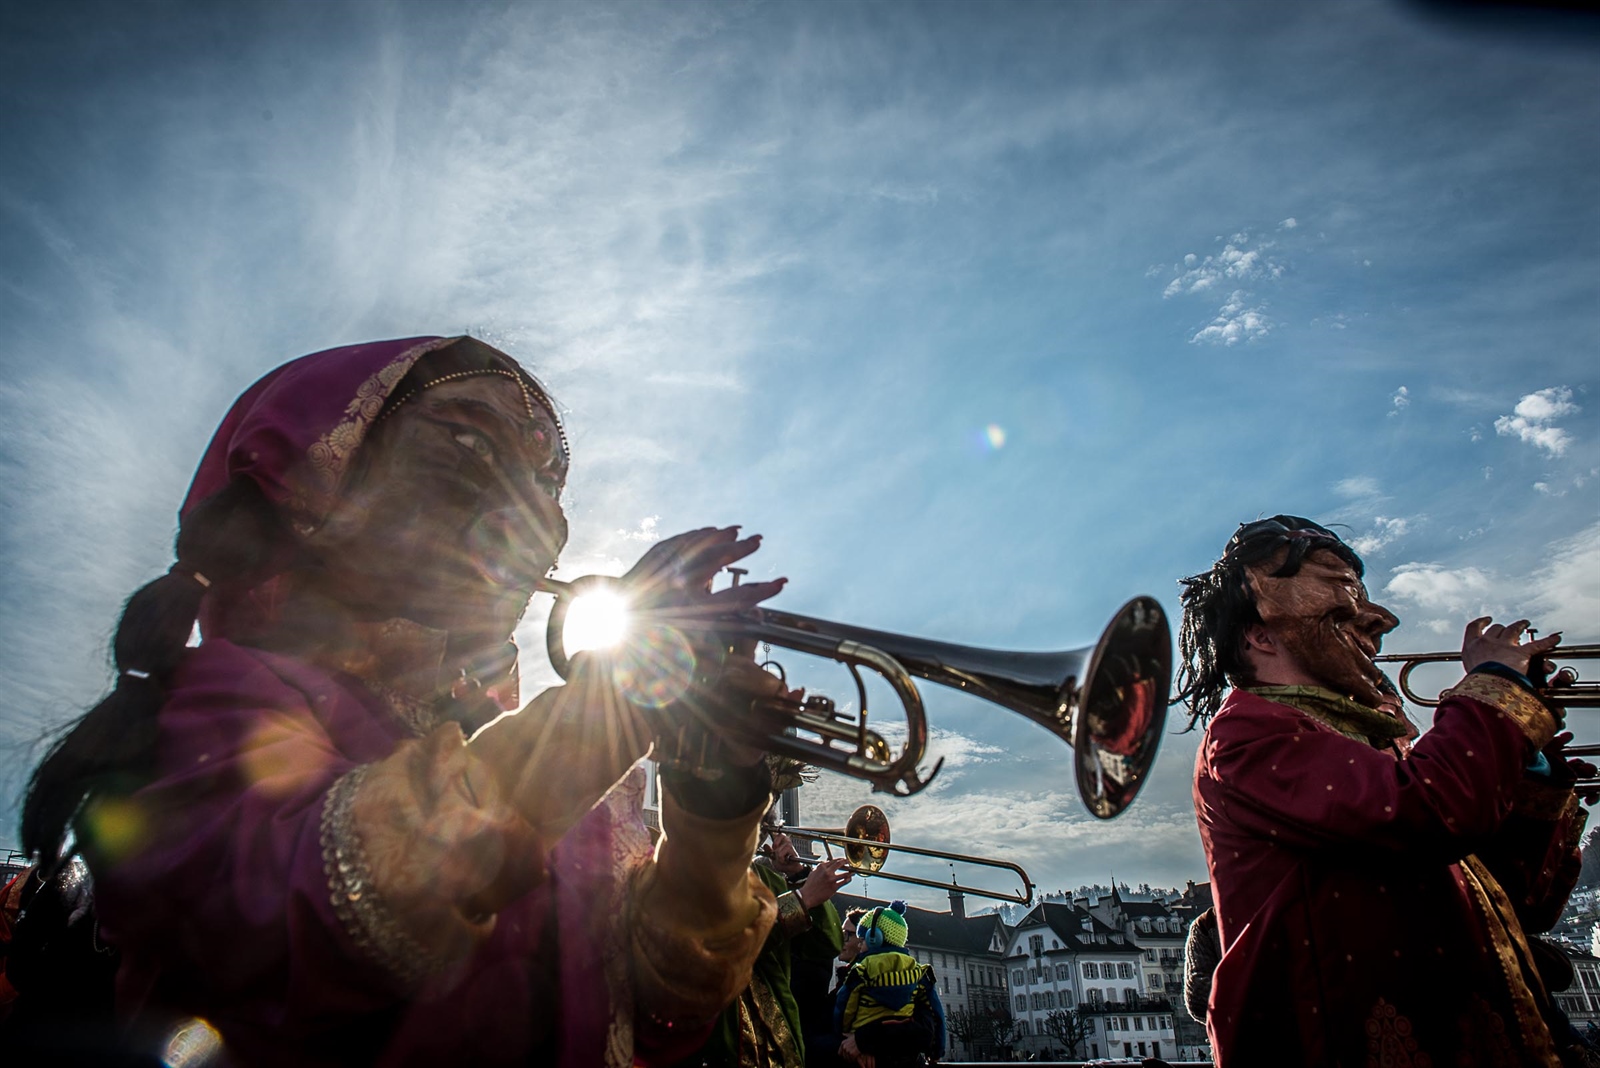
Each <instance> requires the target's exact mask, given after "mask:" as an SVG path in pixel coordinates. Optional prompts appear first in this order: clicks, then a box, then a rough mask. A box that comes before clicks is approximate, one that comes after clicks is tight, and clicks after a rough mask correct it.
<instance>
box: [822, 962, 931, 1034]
mask: <svg viewBox="0 0 1600 1068" xmlns="http://www.w3.org/2000/svg"><path fill="white" fill-rule="evenodd" d="M919 1012H920V1013H931V1014H932V1015H933V1016H934V1017H935V1018H936V1019H937V1021H938V1026H937V1028H936V1029H935V1030H934V1035H935V1042H936V1046H937V1053H936V1056H939V1057H942V1056H943V1055H944V1003H943V1002H942V1001H941V1000H940V998H939V987H938V984H937V983H936V982H935V980H934V977H933V969H932V968H931V967H929V966H928V965H926V964H918V963H917V962H916V960H915V959H914V958H913V957H912V956H911V955H910V954H909V953H906V952H905V951H904V950H901V949H899V948H897V947H895V946H884V947H883V948H881V949H877V950H873V951H871V952H868V953H865V954H863V955H862V956H861V957H859V958H857V960H856V962H855V964H853V965H851V966H850V971H849V972H848V973H847V974H846V975H845V980H844V982H843V983H842V984H840V986H839V1000H838V1001H837V1002H836V1003H835V1005H834V1010H833V1019H834V1030H835V1031H836V1032H837V1033H839V1034H847V1033H849V1032H851V1031H855V1030H856V1029H858V1028H861V1027H865V1026H866V1025H867V1024H871V1023H878V1022H880V1021H884V1020H910V1019H912V1018H913V1017H915V1016H916V1015H918V1013H919Z"/></svg>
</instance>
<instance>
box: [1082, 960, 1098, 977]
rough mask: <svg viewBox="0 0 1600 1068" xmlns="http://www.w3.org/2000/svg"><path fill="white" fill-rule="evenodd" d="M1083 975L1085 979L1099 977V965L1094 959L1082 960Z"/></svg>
mask: <svg viewBox="0 0 1600 1068" xmlns="http://www.w3.org/2000/svg"><path fill="white" fill-rule="evenodd" d="M1083 977H1084V978H1085V979H1098V978H1100V966H1099V965H1097V964H1095V963H1094V961H1090V960H1086V961H1084V962H1083Z"/></svg>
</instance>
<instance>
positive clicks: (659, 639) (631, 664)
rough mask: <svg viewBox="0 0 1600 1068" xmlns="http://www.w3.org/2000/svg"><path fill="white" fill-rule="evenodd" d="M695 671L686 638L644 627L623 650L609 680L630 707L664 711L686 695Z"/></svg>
mask: <svg viewBox="0 0 1600 1068" xmlns="http://www.w3.org/2000/svg"><path fill="white" fill-rule="evenodd" d="M694 671H695V655H694V648H693V646H691V645H690V644H689V639H688V638H686V637H684V636H683V632H682V631H680V630H678V629H677V628H676V627H669V626H665V625H658V626H653V627H648V628H645V629H644V630H642V631H641V632H640V633H639V634H637V635H635V636H634V638H633V640H632V641H630V642H628V643H627V645H625V646H624V647H623V649H622V655H621V656H620V657H618V658H617V663H616V666H615V668H614V669H613V673H612V677H613V679H615V680H616V683H617V689H618V690H620V691H621V692H622V693H623V694H625V695H626V696H627V698H628V700H629V701H631V702H632V703H633V704H635V705H639V706H640V707H643V708H666V707H667V706H668V705H670V704H673V703H675V702H677V701H679V700H681V699H682V698H683V696H684V695H685V694H686V693H688V691H689V686H690V684H691V683H692V682H693V681H694Z"/></svg>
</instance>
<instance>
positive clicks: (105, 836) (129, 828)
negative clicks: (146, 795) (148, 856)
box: [83, 797, 150, 860]
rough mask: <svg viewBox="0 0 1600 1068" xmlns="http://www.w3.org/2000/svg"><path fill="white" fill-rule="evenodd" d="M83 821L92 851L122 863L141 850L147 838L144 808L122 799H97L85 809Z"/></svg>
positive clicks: (147, 829)
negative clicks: (92, 846)
mask: <svg viewBox="0 0 1600 1068" xmlns="http://www.w3.org/2000/svg"><path fill="white" fill-rule="evenodd" d="M83 818H84V822H85V823H86V824H87V825H88V830H89V836H90V837H91V838H92V839H93V840H94V844H95V849H96V850H98V851H99V852H101V853H103V854H105V855H106V856H108V857H110V858H112V859H113V860H121V859H123V858H124V857H128V856H131V855H132V854H134V853H136V852H138V851H139V850H140V849H141V848H143V846H144V844H145V841H146V840H147V839H148V838H149V830H150V825H149V820H148V819H147V818H146V816H145V812H144V809H143V808H141V807H140V806H139V804H138V803H137V802H135V801H131V800H129V799H128V798H124V797H97V798H95V799H94V800H92V801H90V802H89V804H88V805H86V806H85V807H84V811H83Z"/></svg>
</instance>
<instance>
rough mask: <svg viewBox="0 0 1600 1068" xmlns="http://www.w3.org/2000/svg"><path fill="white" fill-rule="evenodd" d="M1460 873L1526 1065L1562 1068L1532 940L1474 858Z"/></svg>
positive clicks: (1466, 859) (1466, 860)
mask: <svg viewBox="0 0 1600 1068" xmlns="http://www.w3.org/2000/svg"><path fill="white" fill-rule="evenodd" d="M1460 868H1461V874H1462V875H1463V876H1464V881H1465V882H1466V884H1467V889H1468V891H1469V892H1470V893H1471V895H1472V903H1473V905H1474V907H1475V908H1476V910H1477V912H1478V915H1479V916H1480V917H1481V918H1482V919H1483V930H1484V933H1485V934H1486V935H1488V937H1489V948H1490V951H1491V952H1492V953H1493V955H1494V959H1495V963H1496V964H1498V965H1499V971H1500V977H1501V979H1502V980H1503V981H1504V984H1505V985H1504V987H1503V989H1504V991H1505V993H1506V996H1507V997H1508V998H1509V999H1510V1002H1511V1009H1512V1012H1513V1014H1514V1015H1515V1017H1516V1024H1517V1032H1518V1034H1519V1035H1520V1037H1521V1039H1522V1050H1523V1053H1524V1056H1525V1060H1524V1062H1523V1063H1525V1064H1536V1065H1540V1066H1543V1068H1561V1058H1560V1057H1559V1056H1557V1054H1556V1051H1555V1045H1554V1043H1553V1042H1552V1041H1551V1038H1550V1028H1549V1026H1548V1025H1546V1024H1545V1022H1544V1017H1543V1016H1542V1015H1541V1014H1540V1012H1539V1004H1540V1002H1541V1001H1543V1000H1545V999H1546V998H1547V995H1546V994H1545V990H1544V983H1543V981H1542V980H1541V979H1540V978H1539V972H1538V969H1537V968H1535V967H1534V964H1533V955H1532V952H1531V951H1530V950H1529V949H1528V940H1527V938H1526V937H1524V936H1523V933H1522V925H1521V924H1520V923H1518V922H1517V915H1516V912H1515V911H1514V910H1513V909H1512V907H1511V900H1510V899H1509V898H1507V897H1506V892H1505V891H1504V890H1502V889H1501V888H1500V884H1499V882H1497V881H1496V880H1495V877H1494V876H1493V875H1492V874H1490V872H1489V869H1488V868H1487V867H1486V866H1485V865H1484V863H1483V862H1482V861H1481V860H1479V859H1478V858H1477V857H1475V856H1469V857H1464V858H1463V859H1462V861H1461V865H1460Z"/></svg>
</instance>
